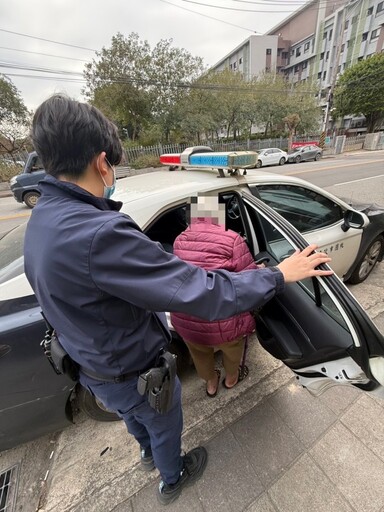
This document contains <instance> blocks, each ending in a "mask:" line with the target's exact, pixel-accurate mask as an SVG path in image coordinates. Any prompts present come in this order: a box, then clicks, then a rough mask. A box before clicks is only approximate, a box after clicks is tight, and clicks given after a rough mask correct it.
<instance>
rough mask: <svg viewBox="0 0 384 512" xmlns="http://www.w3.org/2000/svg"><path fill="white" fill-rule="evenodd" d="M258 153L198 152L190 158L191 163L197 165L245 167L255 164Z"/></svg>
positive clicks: (227, 167) (229, 167)
mask: <svg viewBox="0 0 384 512" xmlns="http://www.w3.org/2000/svg"><path fill="white" fill-rule="evenodd" d="M256 162H257V153H254V152H253V151H237V152H225V153H203V154H199V153H196V154H194V155H191V156H190V158H189V164H190V165H191V166H194V167H195V166H196V167H215V168H223V169H244V168H246V167H252V166H255V165H256Z"/></svg>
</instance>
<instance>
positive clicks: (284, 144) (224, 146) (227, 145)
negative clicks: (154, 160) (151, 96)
mask: <svg viewBox="0 0 384 512" xmlns="http://www.w3.org/2000/svg"><path fill="white" fill-rule="evenodd" d="M304 140H305V141H314V142H317V141H318V140H319V136H318V135H314V136H310V137H295V139H294V142H300V141H304ZM201 145H205V146H209V147H210V148H212V149H213V151H260V150H261V149H265V148H280V149H283V150H287V148H288V139H287V138H285V137H278V138H274V139H253V140H245V141H233V142H212V141H204V143H202V144H201ZM190 146H196V144H195V143H191V144H156V145H155V146H137V147H134V148H127V149H125V150H124V162H125V163H126V164H128V165H129V164H130V163H131V162H133V161H134V160H137V159H138V158H139V157H142V156H147V155H148V156H155V157H160V155H163V154H164V153H181V152H182V151H184V149H185V148H186V147H190Z"/></svg>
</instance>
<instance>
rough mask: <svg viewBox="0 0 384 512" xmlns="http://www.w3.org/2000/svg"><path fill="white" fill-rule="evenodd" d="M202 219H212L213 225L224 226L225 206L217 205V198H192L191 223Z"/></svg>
mask: <svg viewBox="0 0 384 512" xmlns="http://www.w3.org/2000/svg"><path fill="white" fill-rule="evenodd" d="M202 217H204V218H208V219H212V221H213V222H214V223H215V224H219V225H222V226H225V205H224V204H219V201H218V197H217V196H198V197H197V198H192V203H191V222H192V221H193V220H194V219H197V218H202Z"/></svg>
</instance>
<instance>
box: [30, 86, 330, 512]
mask: <svg viewBox="0 0 384 512" xmlns="http://www.w3.org/2000/svg"><path fill="white" fill-rule="evenodd" d="M32 139H33V144H34V147H35V149H36V151H37V153H38V154H39V156H40V158H41V159H42V162H43V164H44V168H45V170H46V172H47V176H46V178H45V179H44V181H43V182H42V183H41V197H40V199H39V201H38V203H37V205H36V206H35V208H34V209H33V211H32V215H31V219H30V221H29V223H28V227H27V232H26V237H25V271H26V275H27V278H28V280H29V282H30V284H31V286H32V288H33V290H34V292H35V294H36V297H37V299H38V301H39V304H40V306H41V308H42V310H43V312H44V314H45V316H46V318H47V320H48V321H49V323H50V324H51V325H52V326H53V327H54V329H55V330H56V333H57V336H58V339H59V340H60V343H61V345H62V346H63V348H64V349H65V351H66V352H67V353H68V354H69V356H70V357H71V358H72V359H73V360H74V361H75V362H76V363H77V364H78V365H79V366H80V382H81V384H82V385H83V386H84V387H86V388H88V389H89V390H90V391H91V392H92V393H93V394H94V395H95V396H96V397H98V398H99V399H100V400H101V402H102V403H103V404H104V405H105V406H106V407H107V408H108V409H111V410H113V411H116V412H117V414H119V415H120V416H121V417H122V418H123V419H124V421H125V423H126V425H127V428H128V431H129V432H130V433H131V434H132V435H134V436H135V438H136V440H137V441H138V443H139V445H140V448H141V462H142V466H143V468H144V469H147V470H150V469H152V468H153V467H154V466H156V467H157V468H158V469H159V471H160V475H161V482H160V485H159V490H158V499H159V501H160V503H162V504H164V505H167V504H169V503H171V502H172V501H174V500H175V499H176V498H178V496H179V495H180V493H181V491H182V489H183V488H184V487H185V486H187V485H190V484H192V483H193V482H194V481H196V480H197V479H198V478H199V477H200V476H201V475H202V473H203V471H204V469H205V467H206V462H207V452H206V450H205V448H204V447H201V446H200V447H197V448H195V449H193V450H191V451H190V452H188V453H187V454H186V455H184V456H182V455H181V432H182V426H183V423H182V422H183V420H182V410H181V399H180V395H181V390H180V383H179V381H178V379H177V378H176V382H175V386H174V391H173V400H172V403H171V407H170V408H169V410H168V411H167V412H166V413H164V414H160V413H159V412H158V411H156V410H155V409H154V408H153V407H151V405H150V403H149V401H148V400H147V395H146V394H144V395H141V394H140V393H139V392H138V390H137V383H138V376H139V374H142V373H143V372H145V371H147V370H148V369H150V368H153V367H156V365H157V364H158V360H159V354H160V353H161V350H162V349H166V347H167V345H168V343H169V340H170V335H169V332H168V329H167V324H166V320H165V314H164V312H165V311H174V312H182V313H188V314H190V315H194V316H200V317H202V318H205V319H207V320H215V319H221V318H227V317H230V316H233V315H235V314H237V313H239V312H242V311H249V310H251V309H253V308H255V307H258V306H260V305H262V304H264V303H265V302H266V301H268V300H269V299H271V298H272V297H273V296H274V295H275V294H276V293H279V292H280V291H282V290H283V289H284V285H285V283H287V282H292V281H297V280H300V279H303V278H306V277H309V276H315V275H328V274H330V273H332V272H331V271H320V270H315V267H317V266H318V265H319V264H321V263H327V262H329V261H330V258H329V257H327V255H325V254H322V253H314V254H311V253H312V252H313V250H314V248H315V246H310V247H309V248H307V249H305V250H304V251H302V252H301V253H297V254H295V255H293V256H291V257H290V258H288V259H286V260H285V261H283V262H282V263H280V264H279V265H278V266H277V267H276V268H275V269H261V270H257V271H249V272H245V273H239V274H231V273H229V272H226V271H220V270H219V271H217V272H208V273H207V272H206V271H205V270H203V269H201V268H199V267H195V266H192V265H189V264H187V263H185V262H183V261H181V260H180V259H178V258H177V257H175V256H173V255H172V254H169V253H167V252H165V251H164V250H162V248H161V247H160V246H159V244H156V243H153V242H152V241H151V240H150V239H148V238H147V237H146V236H145V235H144V234H143V233H142V231H141V230H140V228H139V227H138V226H137V225H136V224H135V222H134V221H133V220H132V219H131V218H130V217H129V216H127V215H125V214H123V213H120V212H119V210H120V208H121V206H122V204H121V203H119V202H115V201H113V200H111V199H110V198H111V196H112V194H113V192H114V189H115V183H116V176H115V166H116V165H117V164H118V163H119V162H120V160H121V157H122V148H121V145H120V142H119V138H118V134H117V131H116V128H115V126H114V125H113V124H112V123H111V122H110V121H109V120H108V119H106V118H105V117H104V116H103V114H102V113H101V112H100V111H98V110H97V109H96V108H94V107H92V106H91V105H88V104H85V103H79V102H77V101H74V100H71V99H69V98H67V97H66V96H64V95H54V96H53V97H51V98H49V99H48V100H46V101H45V102H43V103H42V104H41V105H40V107H39V108H38V109H37V110H36V113H35V115H34V118H33V126H32Z"/></svg>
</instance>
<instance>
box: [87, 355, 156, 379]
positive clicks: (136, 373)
mask: <svg viewBox="0 0 384 512" xmlns="http://www.w3.org/2000/svg"><path fill="white" fill-rule="evenodd" d="M155 362H156V361H155V360H154V361H152V363H151V364H150V365H148V367H147V368H144V369H143V370H136V371H134V372H128V373H123V374H121V375H118V376H117V377H110V376H109V377H106V376H105V375H100V374H99V373H95V372H93V371H92V370H89V369H88V368H84V367H83V366H80V367H79V370H80V371H81V373H84V375H86V376H87V377H91V379H94V380H98V381H100V382H115V383H119V382H125V381H127V380H130V379H133V378H134V377H138V376H139V375H140V374H141V373H143V372H145V371H146V370H148V369H149V368H151V367H152V366H154V364H155Z"/></svg>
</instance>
